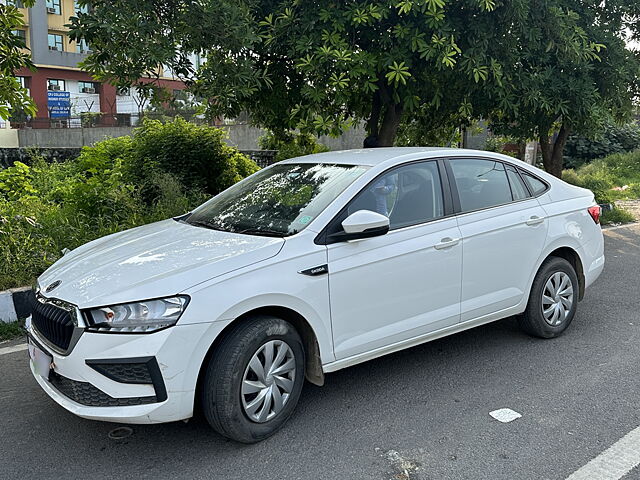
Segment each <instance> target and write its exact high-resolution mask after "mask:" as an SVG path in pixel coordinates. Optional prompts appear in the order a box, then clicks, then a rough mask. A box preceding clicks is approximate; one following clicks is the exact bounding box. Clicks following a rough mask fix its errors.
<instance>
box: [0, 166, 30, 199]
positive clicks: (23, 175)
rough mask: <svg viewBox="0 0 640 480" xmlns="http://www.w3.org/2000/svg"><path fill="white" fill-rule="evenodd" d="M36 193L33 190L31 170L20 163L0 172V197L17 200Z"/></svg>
mask: <svg viewBox="0 0 640 480" xmlns="http://www.w3.org/2000/svg"><path fill="white" fill-rule="evenodd" d="M34 193H36V190H35V188H33V177H32V175H31V169H30V168H29V166H28V165H25V164H24V163H22V162H16V163H15V165H14V166H13V167H10V168H6V169H4V170H0V195H3V196H4V197H5V198H7V199H9V200H17V199H19V198H21V197H23V196H26V195H33V194H34Z"/></svg>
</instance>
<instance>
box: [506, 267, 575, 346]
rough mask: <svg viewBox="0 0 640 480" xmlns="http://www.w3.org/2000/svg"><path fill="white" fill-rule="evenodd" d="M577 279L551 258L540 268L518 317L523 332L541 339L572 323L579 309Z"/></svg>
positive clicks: (555, 333)
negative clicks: (527, 299)
mask: <svg viewBox="0 0 640 480" xmlns="http://www.w3.org/2000/svg"><path fill="white" fill-rule="evenodd" d="M578 291H579V285H578V276H577V275H576V272H575V269H574V268H573V265H571V264H570V263H569V262H568V261H566V260H565V259H564V258H559V257H551V258H548V259H547V260H545V262H544V263H543V264H542V266H541V267H540V270H539V271H538V274H537V275H536V278H535V280H534V281H533V286H532V288H531V294H530V296H529V304H528V305H527V309H526V310H525V312H524V314H522V315H521V316H520V318H519V320H520V326H521V327H522V329H523V330H524V331H525V332H527V333H529V334H530V335H534V336H536V337H541V338H553V337H557V336H558V335H560V334H562V332H564V331H565V330H566V329H567V327H568V326H569V325H570V324H571V321H572V320H573V317H574V316H575V314H576V310H577V307H578Z"/></svg>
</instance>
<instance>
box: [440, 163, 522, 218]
mask: <svg viewBox="0 0 640 480" xmlns="http://www.w3.org/2000/svg"><path fill="white" fill-rule="evenodd" d="M449 163H450V165H451V170H452V171H453V176H454V178H455V181H456V186H457V188H458V196H459V198H460V207H461V208H462V212H463V213H464V212H471V211H473V210H480V209H482V208H489V207H494V206H496V205H502V204H505V203H509V202H511V201H512V200H513V198H512V196H511V187H510V186H509V180H508V178H507V171H506V169H505V167H504V164H503V163H501V162H496V161H492V160H480V159H478V160H465V159H452V160H449Z"/></svg>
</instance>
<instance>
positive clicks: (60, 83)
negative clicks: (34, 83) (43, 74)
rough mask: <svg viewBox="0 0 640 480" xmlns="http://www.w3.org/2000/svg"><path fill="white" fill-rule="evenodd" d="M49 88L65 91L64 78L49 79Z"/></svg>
mask: <svg viewBox="0 0 640 480" xmlns="http://www.w3.org/2000/svg"><path fill="white" fill-rule="evenodd" d="M47 89H48V90H62V91H65V90H66V89H65V88H64V80H58V79H55V78H49V79H48V80H47Z"/></svg>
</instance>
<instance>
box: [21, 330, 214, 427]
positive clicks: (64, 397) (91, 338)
mask: <svg viewBox="0 0 640 480" xmlns="http://www.w3.org/2000/svg"><path fill="white" fill-rule="evenodd" d="M223 327H224V324H221V323H200V324H191V325H176V326H174V327H171V328H168V329H165V330H162V331H159V332H156V333H152V334H109V333H90V332H84V333H83V334H82V335H81V336H80V338H79V339H78V341H77V343H76V345H75V346H74V348H73V350H72V351H71V352H70V353H69V354H67V355H61V354H59V353H57V352H55V351H53V349H51V348H49V347H47V346H46V343H45V341H44V340H43V338H42V336H41V335H40V334H39V332H38V331H37V330H36V329H35V328H34V327H33V326H32V325H29V326H28V328H27V331H28V334H29V336H30V338H31V339H33V341H34V343H35V344H36V345H37V346H38V347H39V348H40V349H41V350H43V351H44V352H45V353H46V354H48V355H50V356H51V357H52V359H53V365H52V374H51V376H50V378H49V379H48V380H47V379H45V378H44V377H42V376H41V375H40V374H39V373H38V372H37V368H36V366H35V365H34V362H33V361H30V367H31V372H32V373H33V376H34V378H35V379H36V381H37V382H38V384H39V385H40V386H41V387H42V389H43V390H44V391H45V392H46V393H47V394H48V395H49V396H50V397H51V398H52V399H53V400H55V401H56V402H57V403H58V404H60V405H61V406H62V407H64V408H65V409H67V410H68V411H70V412H72V413H74V414H76V415H78V416H80V417H83V418H88V419H93V420H105V421H111V422H124V423H162V422H171V421H176V420H183V419H186V418H190V417H191V416H192V415H193V405H194V396H195V390H196V384H197V379H198V374H199V371H200V367H201V365H202V361H203V359H204V358H205V355H206V353H207V351H208V349H209V346H210V345H211V344H212V343H213V340H214V339H215V337H216V336H217V335H218V333H219V332H220V331H221V330H222V328H223ZM114 362H115V363H118V364H127V363H129V364H130V363H138V364H139V363H143V362H148V365H149V366H150V367H151V368H150V370H154V366H156V368H157V370H156V371H155V373H154V374H153V379H152V380H149V381H147V380H145V379H144V378H142V379H140V378H138V379H135V378H130V379H129V380H127V379H126V378H124V380H126V381H125V382H123V381H122V380H123V378H119V377H118V376H114V375H111V374H110V373H109V372H110V371H109V369H105V368H100V366H101V365H103V366H104V365H110V364H113V363H114ZM96 365H97V366H98V368H96ZM143 377H144V375H143ZM149 382H150V383H149Z"/></svg>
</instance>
